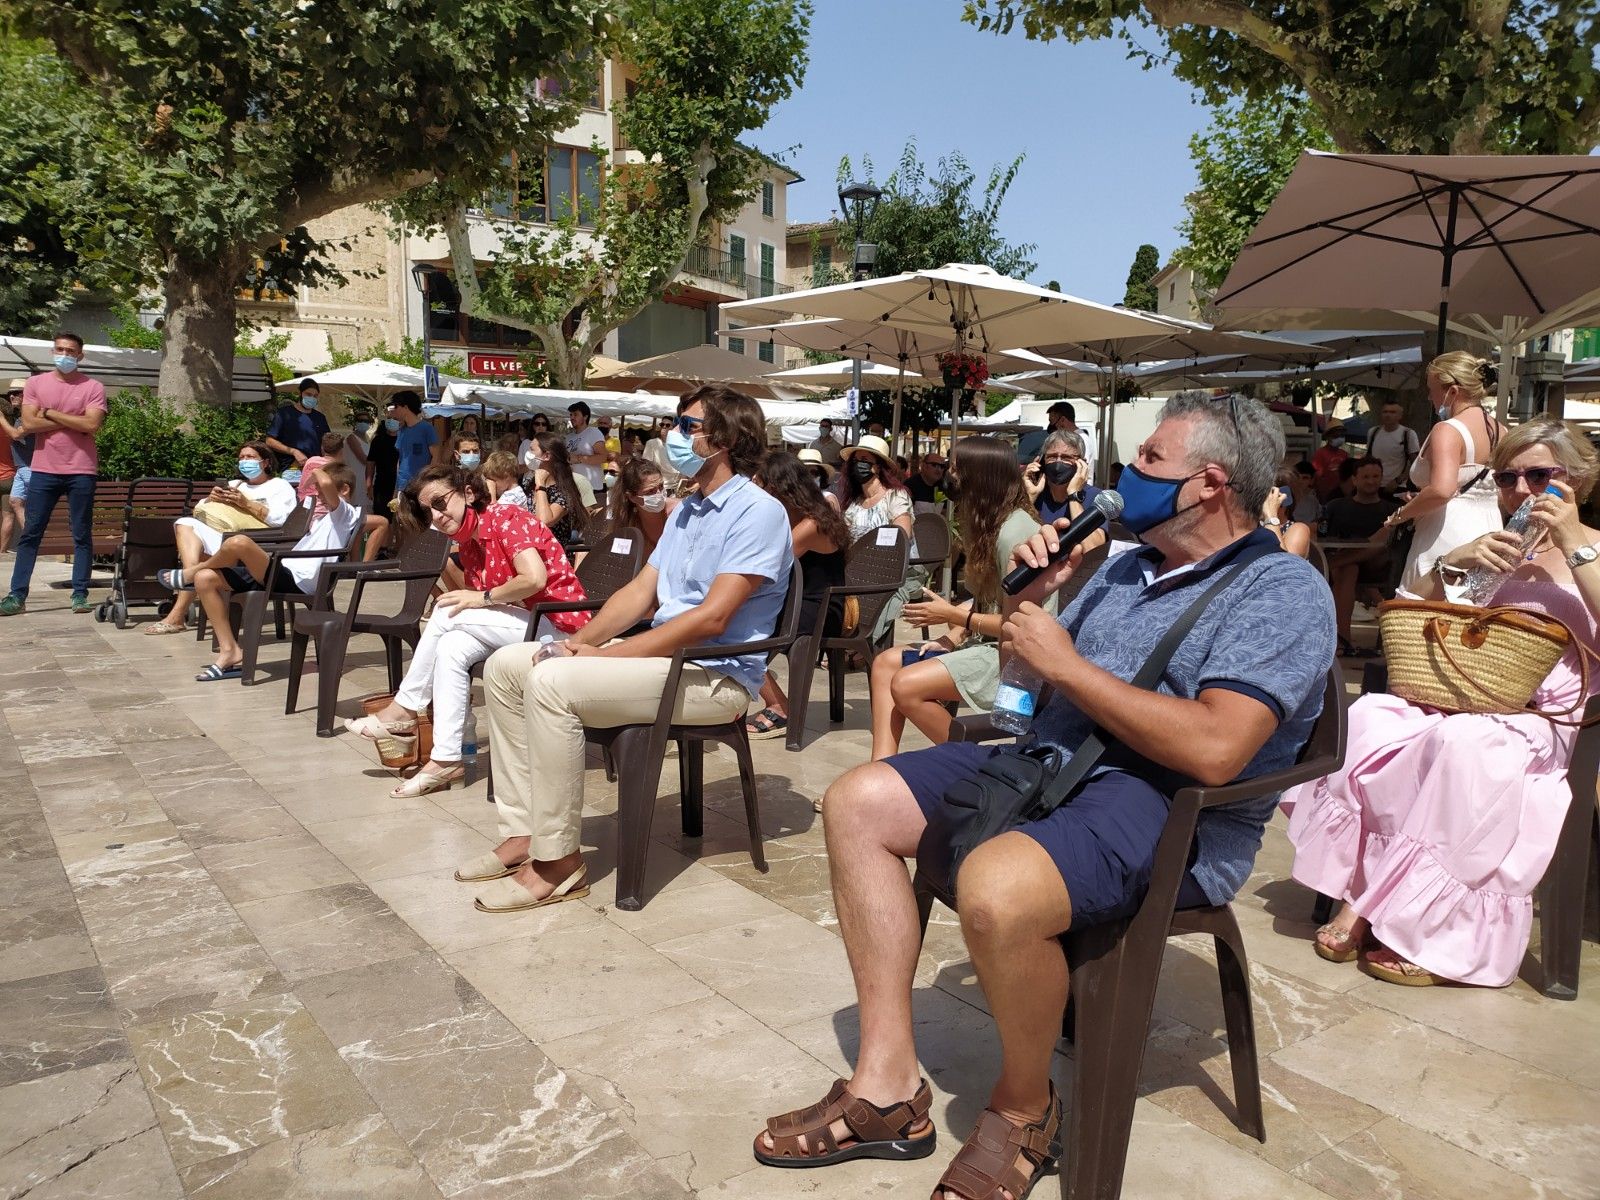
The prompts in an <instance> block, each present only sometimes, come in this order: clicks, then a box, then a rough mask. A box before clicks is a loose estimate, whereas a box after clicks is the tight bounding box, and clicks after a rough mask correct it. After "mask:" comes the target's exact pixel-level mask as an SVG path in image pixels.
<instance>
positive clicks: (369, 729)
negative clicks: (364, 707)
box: [344, 713, 417, 742]
mask: <svg viewBox="0 0 1600 1200" xmlns="http://www.w3.org/2000/svg"><path fill="white" fill-rule="evenodd" d="M344 728H345V732H346V733H359V734H360V735H361V736H362V737H364V738H371V739H372V740H373V741H375V742H381V741H382V740H383V739H384V738H387V737H396V736H398V737H403V738H405V737H411V736H412V734H414V733H415V732H416V728H417V723H416V722H415V721H396V722H395V723H394V724H393V725H385V724H384V723H383V722H382V721H380V720H378V718H377V716H376V715H375V714H373V713H368V714H367V715H366V716H364V717H346V718H345V720H344Z"/></svg>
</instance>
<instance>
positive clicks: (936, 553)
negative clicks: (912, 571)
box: [910, 512, 950, 592]
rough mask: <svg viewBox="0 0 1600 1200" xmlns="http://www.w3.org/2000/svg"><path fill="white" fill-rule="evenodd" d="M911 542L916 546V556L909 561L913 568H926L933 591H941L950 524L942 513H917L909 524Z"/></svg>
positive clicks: (948, 547)
mask: <svg viewBox="0 0 1600 1200" xmlns="http://www.w3.org/2000/svg"><path fill="white" fill-rule="evenodd" d="M911 540H912V541H913V542H915V543H916V544H917V556H916V557H915V558H913V559H912V560H911V564H910V565H911V566H913V567H927V568H928V575H929V577H930V578H931V579H932V580H933V582H934V589H933V590H934V591H936V592H938V591H943V590H944V589H943V586H942V584H943V580H942V579H941V578H940V576H941V575H942V573H943V571H944V568H945V567H946V566H947V565H948V562H947V560H948V559H949V557H950V522H949V521H947V520H945V518H944V514H943V513H937V512H925V513H918V514H917V515H916V517H915V518H913V519H912V522H911Z"/></svg>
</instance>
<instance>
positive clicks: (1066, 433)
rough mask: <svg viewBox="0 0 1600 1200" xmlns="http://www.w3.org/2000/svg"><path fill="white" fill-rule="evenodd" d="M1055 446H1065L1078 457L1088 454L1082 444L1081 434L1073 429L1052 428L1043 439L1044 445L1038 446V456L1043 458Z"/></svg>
mask: <svg viewBox="0 0 1600 1200" xmlns="http://www.w3.org/2000/svg"><path fill="white" fill-rule="evenodd" d="M1056 446H1065V447H1066V448H1067V449H1068V450H1070V451H1072V453H1074V454H1076V455H1077V456H1078V457H1079V458H1083V457H1084V456H1085V455H1086V454H1088V450H1087V449H1085V447H1084V444H1083V435H1082V434H1081V433H1078V432H1077V431H1076V430H1073V429H1052V430H1051V431H1050V435H1049V436H1048V437H1047V438H1045V439H1044V445H1042V446H1040V447H1039V457H1040V458H1043V457H1044V456H1045V455H1046V454H1049V453H1050V451H1051V450H1052V449H1053V448H1055V447H1056Z"/></svg>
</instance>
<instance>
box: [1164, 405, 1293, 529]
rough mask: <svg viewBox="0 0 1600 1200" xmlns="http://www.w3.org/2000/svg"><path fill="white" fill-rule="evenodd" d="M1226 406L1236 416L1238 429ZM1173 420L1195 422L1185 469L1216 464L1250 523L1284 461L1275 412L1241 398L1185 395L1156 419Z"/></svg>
mask: <svg viewBox="0 0 1600 1200" xmlns="http://www.w3.org/2000/svg"><path fill="white" fill-rule="evenodd" d="M1230 404H1231V405H1232V406H1233V412H1234V413H1236V414H1237V415H1238V419H1239V425H1238V429H1237V431H1236V430H1235V429H1234V422H1233V416H1231V415H1230V413H1229V405H1230ZM1177 417H1198V418H1199V420H1197V421H1196V422H1195V423H1194V427H1193V428H1192V429H1191V431H1190V433H1189V447H1188V449H1189V467H1190V469H1191V470H1195V471H1199V470H1202V469H1203V468H1204V467H1205V465H1206V464H1207V463H1216V464H1217V465H1218V466H1219V467H1221V468H1222V469H1223V470H1225V471H1226V472H1227V473H1228V479H1229V480H1230V481H1231V482H1232V484H1233V491H1234V496H1235V497H1236V499H1237V501H1238V504H1239V507H1240V508H1241V509H1242V510H1243V512H1244V515H1245V517H1246V518H1247V519H1249V520H1251V521H1254V520H1255V518H1256V516H1257V514H1259V513H1260V512H1261V506H1262V505H1264V504H1265V503H1266V502H1267V493H1268V492H1270V491H1271V490H1272V487H1273V482H1274V480H1275V479H1276V478H1277V474H1278V466H1279V464H1281V463H1282V462H1283V453H1284V444H1283V426H1282V425H1281V424H1280V423H1279V421H1278V418H1277V416H1276V414H1274V413H1272V412H1271V411H1269V410H1268V409H1267V406H1266V405H1264V404H1262V403H1261V402H1260V401H1259V400H1251V399H1250V398H1248V397H1246V396H1223V397H1221V398H1217V397H1213V396H1207V395H1204V394H1196V393H1193V392H1189V393H1185V394H1183V395H1180V396H1174V397H1173V398H1172V399H1171V400H1168V401H1167V403H1166V405H1165V406H1164V407H1163V408H1162V409H1161V420H1163V421H1169V420H1172V419H1174V418H1177Z"/></svg>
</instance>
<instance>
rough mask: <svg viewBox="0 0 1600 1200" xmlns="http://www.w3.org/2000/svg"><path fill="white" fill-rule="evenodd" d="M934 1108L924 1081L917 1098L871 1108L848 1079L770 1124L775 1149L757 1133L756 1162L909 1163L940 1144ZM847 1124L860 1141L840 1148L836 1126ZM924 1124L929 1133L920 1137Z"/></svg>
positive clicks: (792, 1164) (770, 1120) (823, 1164)
mask: <svg viewBox="0 0 1600 1200" xmlns="http://www.w3.org/2000/svg"><path fill="white" fill-rule="evenodd" d="M932 1107H933V1092H932V1091H930V1090H929V1088H928V1081H927V1080H926V1079H924V1080H922V1081H921V1083H920V1085H919V1086H918V1088H917V1094H916V1095H915V1096H912V1097H911V1099H909V1100H903V1101H901V1102H900V1103H899V1104H895V1105H891V1106H890V1107H888V1108H879V1107H878V1106H877V1105H876V1104H869V1103H867V1101H865V1100H862V1099H861V1098H860V1097H858V1096H853V1095H851V1094H850V1090H849V1089H848V1088H847V1087H846V1086H845V1081H844V1080H842V1079H836V1080H834V1081H833V1090H832V1091H830V1092H829V1093H828V1094H827V1095H826V1096H824V1097H823V1098H822V1099H821V1100H820V1101H818V1102H817V1103H816V1104H811V1105H808V1106H807V1107H805V1108H797V1109H795V1110H794V1111H793V1112H787V1113H784V1114H783V1115H782V1116H778V1117H770V1118H768V1120H767V1128H766V1133H767V1134H768V1135H769V1136H770V1137H771V1138H772V1149H770V1150H768V1149H767V1148H766V1147H765V1146H763V1145H762V1144H761V1135H760V1134H757V1135H756V1140H755V1143H754V1145H753V1149H754V1151H755V1156H756V1161H757V1162H759V1163H763V1164H765V1165H766V1166H769V1167H826V1166H831V1165H832V1164H834V1163H841V1162H849V1161H851V1160H852V1159H857V1158H886V1159H890V1160H892V1161H900V1162H909V1161H910V1160H911V1159H914V1158H926V1157H928V1155H930V1154H932V1153H933V1150H934V1147H935V1146H936V1145H938V1137H939V1135H938V1131H937V1130H935V1129H934V1127H933V1122H931V1121H929V1120H928V1110H929V1109H930V1108H932ZM835 1121H843V1122H844V1123H845V1125H846V1127H847V1128H848V1129H849V1130H850V1136H851V1137H852V1138H853V1139H854V1140H852V1141H848V1142H846V1143H844V1145H842V1146H841V1145H840V1144H839V1141H838V1139H837V1138H835V1137H834V1135H833V1128H832V1126H833V1123H834V1122H835ZM919 1125H926V1126H927V1129H926V1130H924V1131H923V1132H922V1133H919V1134H915V1135H913V1134H912V1132H911V1131H912V1130H913V1129H915V1128H917V1126H919Z"/></svg>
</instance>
